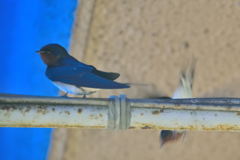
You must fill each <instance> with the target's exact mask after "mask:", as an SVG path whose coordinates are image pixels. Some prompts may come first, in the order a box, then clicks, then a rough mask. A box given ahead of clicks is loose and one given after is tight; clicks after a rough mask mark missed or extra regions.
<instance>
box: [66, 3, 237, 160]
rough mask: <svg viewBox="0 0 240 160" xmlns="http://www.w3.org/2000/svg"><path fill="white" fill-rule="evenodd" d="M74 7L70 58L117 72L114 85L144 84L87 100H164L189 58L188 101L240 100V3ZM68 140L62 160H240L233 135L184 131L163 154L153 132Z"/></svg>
mask: <svg viewBox="0 0 240 160" xmlns="http://www.w3.org/2000/svg"><path fill="white" fill-rule="evenodd" d="M81 2H82V3H81V7H80V8H79V14H78V16H79V18H78V21H77V22H76V25H75V35H74V37H73V39H72V50H71V51H72V54H73V55H74V56H75V57H78V58H79V59H80V60H82V61H84V62H86V63H90V64H92V65H95V66H97V67H98V68H100V69H103V70H107V71H116V72H120V73H121V77H120V79H119V81H123V82H134V83H145V84H149V85H147V86H134V87H132V88H131V89H129V90H121V91H101V92H99V93H97V94H95V95H93V96H95V97H96V96H108V95H111V94H119V93H126V94H127V95H128V97H149V96H161V95H167V96H171V94H172V93H173V91H174V89H175V88H176V86H177V84H178V80H179V72H180V71H181V69H182V68H183V67H184V66H186V65H187V64H188V63H189V61H191V59H192V58H193V57H194V58H195V59H196V60H197V65H196V76H195V81H194V89H193V92H194V96H195V97H219V96H220V97H221V96H226V97H229V96H230V97H240V88H239V87H240V74H239V69H240V53H239V52H240V1H233V0H232V1H231V0H229V1H226V0H218V1H215V0H210V1H209V0H199V1H192V0H181V1H175V0H160V1H158V0H148V1H146V0H138V1H136V0H115V1H110V0H95V1H94V0H91V1H88V2H87V1H86V0H83V1H81ZM90 3H91V5H89V4H90ZM84 6H88V9H87V7H84ZM90 6H91V7H90ZM83 10H85V12H83ZM84 15H85V16H84ZM86 15H87V16H88V17H87V16H86ZM83 16H84V17H85V21H83V19H84V18H83ZM86 22H87V23H86ZM81 26H84V27H81ZM84 29H85V30H84ZM83 43H84V45H82V44H83ZM67 134H68V138H67V141H66V143H65V150H64V154H63V159H65V160H67V159H71V160H72V159H102V160H103V159H104V160H106V159H117V160H122V159H138V160H141V159H144V160H145V159H153V160H154V159H163V160H164V159H173V158H176V159H184V160H188V159H189V160H190V159H191V160H192V159H195V160H198V159H199V160H200V159H209V160H210V159H211V160H213V159H218V160H225V159H231V160H238V159H240V152H239V151H238V149H239V147H240V134H239V133H226V132H225V133H223V132H216V133H213V132H190V133H188V134H187V137H186V139H185V140H184V141H183V142H178V143H176V144H169V145H166V146H165V147H164V148H162V149H160V148H159V142H158V136H159V135H158V134H159V131H103V130H78V129H71V130H68V131H67Z"/></svg>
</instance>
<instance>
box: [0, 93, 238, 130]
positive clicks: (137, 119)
mask: <svg viewBox="0 0 240 160" xmlns="http://www.w3.org/2000/svg"><path fill="white" fill-rule="evenodd" d="M0 127H50V128H52V127H78V128H110V129H128V128H129V129H171V130H229V131H238V130H240V99H237V98H197V99H174V100H172V99H127V98H126V97H125V96H119V97H117V96H115V97H111V98H109V99H100V98H97V99H93V98H60V97H56V98H53V97H35V96H9V95H7V96H6V95H4V96H3V95H2V96H0Z"/></svg>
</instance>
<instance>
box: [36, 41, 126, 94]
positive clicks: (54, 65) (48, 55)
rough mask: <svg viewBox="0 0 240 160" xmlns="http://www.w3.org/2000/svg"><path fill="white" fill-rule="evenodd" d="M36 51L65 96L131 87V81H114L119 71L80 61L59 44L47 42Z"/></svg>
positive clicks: (46, 73)
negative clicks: (99, 68)
mask: <svg viewBox="0 0 240 160" xmlns="http://www.w3.org/2000/svg"><path fill="white" fill-rule="evenodd" d="M36 52H37V53H39V54H40V56H41V59H42V60H43V62H44V63H45V64H46V65H47V68H46V71H45V75H46V76H47V78H48V79H50V80H51V81H52V82H53V84H54V85H55V86H57V87H58V88H59V89H60V90H61V91H63V92H64V93H65V94H64V96H67V95H68V94H73V95H82V96H83V97H86V95H90V94H93V93H95V92H96V91H97V90H99V89H124V88H130V84H129V83H119V82H115V81H114V80H115V79H117V78H118V77H119V76H120V74H119V73H114V72H104V71H101V70H98V69H97V68H96V67H94V66H92V65H87V64H85V63H83V62H80V61H78V60H77V59H76V58H74V57H73V56H71V55H70V54H68V52H67V50H66V49H65V48H64V47H62V46H61V45H59V44H47V45H45V46H43V47H42V48H41V49H40V50H38V51H36Z"/></svg>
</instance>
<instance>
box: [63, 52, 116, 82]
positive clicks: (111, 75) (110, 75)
mask: <svg viewBox="0 0 240 160" xmlns="http://www.w3.org/2000/svg"><path fill="white" fill-rule="evenodd" d="M62 64H63V65H65V66H66V65H70V66H79V67H82V68H84V69H85V70H89V71H91V72H93V73H94V74H96V75H98V76H100V77H102V78H105V79H109V80H115V79H117V78H118V77H119V76H120V74H119V73H114V72H104V71H100V70H98V69H96V68H95V67H94V66H91V65H87V64H85V63H82V62H80V61H78V60H77V59H75V58H74V57H72V56H70V55H69V56H67V57H65V58H64V59H63V60H62Z"/></svg>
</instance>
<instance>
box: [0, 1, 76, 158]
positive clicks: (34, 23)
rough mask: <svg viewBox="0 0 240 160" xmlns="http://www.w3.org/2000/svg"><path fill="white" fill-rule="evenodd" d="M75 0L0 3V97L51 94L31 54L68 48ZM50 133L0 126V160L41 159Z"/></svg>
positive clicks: (54, 91)
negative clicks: (46, 48)
mask: <svg viewBox="0 0 240 160" xmlns="http://www.w3.org/2000/svg"><path fill="white" fill-rule="evenodd" d="M76 7H77V0H67V1H66V0H34V1H30V0H7V1H4V0H0V93H8V94H25V95H40V96H56V95H57V89H56V88H55V87H54V86H53V85H52V84H51V82H50V81H49V80H48V79H47V78H46V77H45V75H44V72H45V67H46V66H45V65H44V64H43V63H42V61H41V59H40V57H39V55H38V54H36V53H35V51H36V50H39V49H40V48H41V47H42V46H43V45H45V44H48V43H58V44H61V45H63V46H65V47H66V48H67V47H68V46H69V42H70V36H71V32H72V28H73V27H72V26H73V20H74V16H75V10H76ZM51 131H52V130H51V129H41V128H0V160H44V159H46V158H47V153H48V149H49V144H50V138H51Z"/></svg>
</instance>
